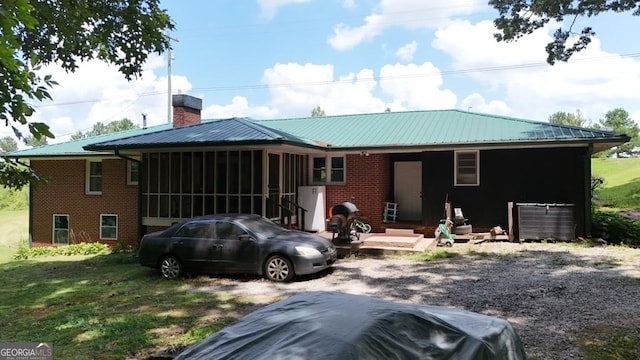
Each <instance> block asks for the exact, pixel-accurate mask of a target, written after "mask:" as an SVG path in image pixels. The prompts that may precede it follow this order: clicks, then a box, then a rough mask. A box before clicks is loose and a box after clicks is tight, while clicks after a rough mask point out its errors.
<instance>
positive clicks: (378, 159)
mask: <svg viewBox="0 0 640 360" xmlns="http://www.w3.org/2000/svg"><path fill="white" fill-rule="evenodd" d="M346 166H347V168H346V175H347V181H346V184H345V185H327V193H326V196H327V216H328V209H329V208H330V207H331V206H333V205H336V204H339V203H341V202H344V201H350V202H352V203H354V204H355V205H356V206H357V207H358V210H360V212H361V214H362V216H364V217H365V218H366V222H368V223H369V224H371V227H372V231H373V232H382V231H384V230H383V228H382V212H383V210H384V203H385V202H386V201H391V199H389V198H388V197H389V194H390V192H391V191H390V187H391V165H390V161H389V155H388V154H371V155H369V156H362V155H359V154H356V155H347V158H346Z"/></svg>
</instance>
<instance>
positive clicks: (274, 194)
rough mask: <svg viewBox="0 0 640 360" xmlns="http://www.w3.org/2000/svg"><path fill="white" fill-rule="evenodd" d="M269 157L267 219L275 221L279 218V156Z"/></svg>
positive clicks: (270, 155)
mask: <svg viewBox="0 0 640 360" xmlns="http://www.w3.org/2000/svg"><path fill="white" fill-rule="evenodd" d="M268 157H269V165H268V166H269V170H268V171H269V173H268V176H267V188H268V191H269V193H268V195H267V196H268V197H269V200H268V201H267V216H266V217H267V218H269V219H276V218H279V217H280V208H279V207H278V206H277V204H279V203H280V154H273V153H270V154H269V155H268Z"/></svg>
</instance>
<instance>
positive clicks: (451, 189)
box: [422, 148, 589, 236]
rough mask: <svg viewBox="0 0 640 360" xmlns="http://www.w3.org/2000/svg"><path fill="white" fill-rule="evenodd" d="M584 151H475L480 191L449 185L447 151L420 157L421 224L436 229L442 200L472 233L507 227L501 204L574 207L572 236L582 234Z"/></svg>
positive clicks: (450, 165) (449, 157)
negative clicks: (459, 213)
mask: <svg viewBox="0 0 640 360" xmlns="http://www.w3.org/2000/svg"><path fill="white" fill-rule="evenodd" d="M585 156H588V151H587V149H586V148H551V149H513V150H488V151H480V186H468V187H461V186H454V185H453V183H454V180H453V162H454V159H453V151H443V152H425V153H423V154H422V161H423V164H422V169H423V187H424V189H423V205H422V210H423V221H424V223H425V225H432V224H437V223H438V221H439V220H440V219H441V218H442V217H443V213H444V201H445V198H446V197H447V196H448V198H449V201H451V202H452V203H453V206H454V207H460V208H462V210H463V212H464V215H465V217H466V218H468V219H469V223H471V224H472V225H473V226H474V230H485V231H486V230H487V229H489V228H491V227H493V226H495V225H501V226H503V227H506V226H507V202H509V201H513V202H520V203H564V204H575V205H576V207H575V214H574V215H575V219H576V222H577V228H576V235H578V236H581V235H584V220H583V219H584V218H585V213H584V211H585V199H584V194H585V188H584V187H585V184H588V182H585V181H584V176H586V175H585V174H586V173H587V169H585V166H588V165H585V164H588V163H589V162H585V161H584V157H585Z"/></svg>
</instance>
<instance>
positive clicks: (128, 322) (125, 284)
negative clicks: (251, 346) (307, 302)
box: [0, 254, 255, 359]
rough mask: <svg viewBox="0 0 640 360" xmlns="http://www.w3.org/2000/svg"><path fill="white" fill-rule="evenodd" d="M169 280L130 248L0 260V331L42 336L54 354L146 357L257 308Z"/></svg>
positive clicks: (4, 335)
mask: <svg viewBox="0 0 640 360" xmlns="http://www.w3.org/2000/svg"><path fill="white" fill-rule="evenodd" d="M205 280H207V279H206V278H204V279H203V280H201V279H197V278H196V279H186V280H180V281H167V280H164V279H161V278H160V277H159V276H157V275H156V274H155V273H154V271H153V270H152V269H148V268H143V267H141V266H140V265H138V264H137V263H136V262H135V259H134V258H133V257H132V256H131V255H130V254H109V255H98V256H71V257H55V258H43V259H38V260H29V261H12V262H9V263H5V264H0V283H1V284H2V291H0V324H2V326H0V339H2V341H5V342H48V343H51V344H53V357H54V359H125V358H136V359H139V358H147V357H148V356H149V355H151V354H152V353H154V352H157V351H160V350H167V349H173V350H174V351H177V352H179V351H181V349H183V348H184V347H186V346H187V345H189V344H192V343H194V342H196V341H199V340H201V339H203V338H205V337H207V336H208V335H210V334H212V333H214V332H216V331H218V330H220V329H221V328H222V327H224V326H226V325H228V324H230V323H231V322H232V321H234V320H235V319H237V318H238V317H240V316H243V315H246V314H247V313H249V312H251V311H253V310H255V305H254V304H252V303H251V301H250V299H242V298H238V297H234V296H230V295H225V294H224V293H215V294H210V293H203V292H198V291H194V289H195V288H196V287H197V286H198V285H202V281H205Z"/></svg>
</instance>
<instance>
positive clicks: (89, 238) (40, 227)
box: [31, 159, 138, 246]
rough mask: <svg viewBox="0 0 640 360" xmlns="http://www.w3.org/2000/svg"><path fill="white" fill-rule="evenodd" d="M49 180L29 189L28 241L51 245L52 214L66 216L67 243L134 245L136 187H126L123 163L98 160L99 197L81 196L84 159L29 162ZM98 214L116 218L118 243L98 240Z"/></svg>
mask: <svg viewBox="0 0 640 360" xmlns="http://www.w3.org/2000/svg"><path fill="white" fill-rule="evenodd" d="M31 166H32V167H33V169H34V170H35V171H36V173H37V174H39V175H40V176H43V177H47V178H49V179H50V181H49V182H48V183H46V184H38V185H36V186H35V187H32V189H31V191H32V199H31V207H32V217H33V218H32V219H31V223H32V226H33V228H32V232H31V236H32V241H33V243H34V246H38V245H42V244H46V245H51V243H52V241H51V236H52V224H53V214H67V215H69V228H70V232H69V243H74V242H82V241H84V242H95V241H99V242H103V243H106V244H111V245H115V244H116V243H118V242H120V243H123V244H130V245H135V244H137V238H138V225H137V224H138V200H137V199H138V187H137V186H135V185H134V186H132V185H127V178H126V176H127V161H126V160H123V159H111V160H103V161H102V195H86V194H85V167H86V166H87V162H86V160H84V159H83V160H32V161H31ZM100 214H117V215H118V240H117V241H115V240H100V239H99V237H100Z"/></svg>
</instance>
